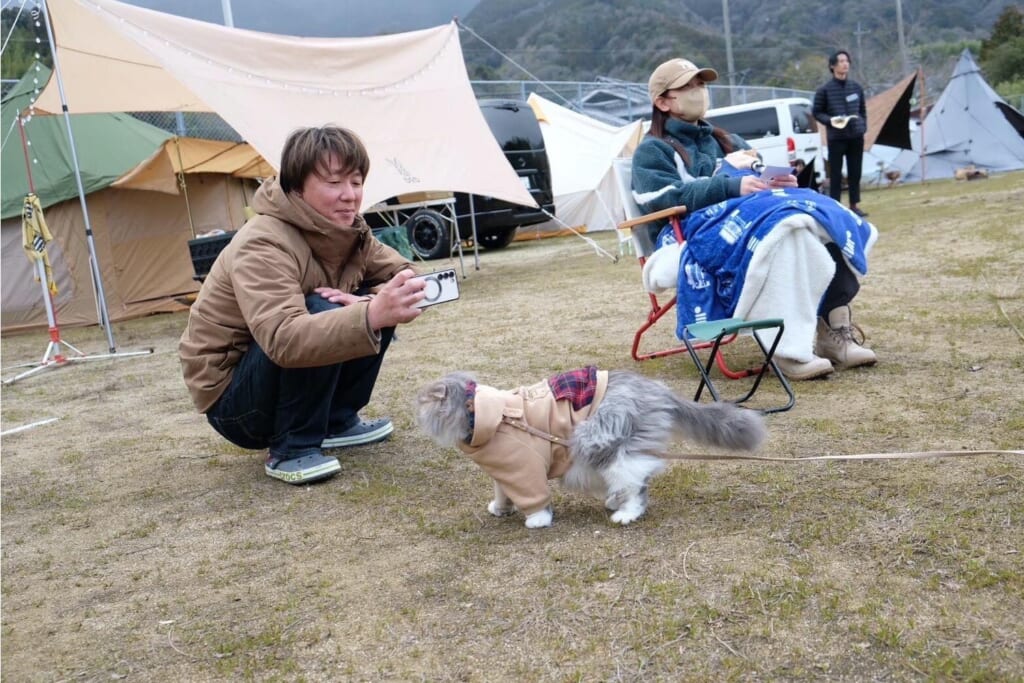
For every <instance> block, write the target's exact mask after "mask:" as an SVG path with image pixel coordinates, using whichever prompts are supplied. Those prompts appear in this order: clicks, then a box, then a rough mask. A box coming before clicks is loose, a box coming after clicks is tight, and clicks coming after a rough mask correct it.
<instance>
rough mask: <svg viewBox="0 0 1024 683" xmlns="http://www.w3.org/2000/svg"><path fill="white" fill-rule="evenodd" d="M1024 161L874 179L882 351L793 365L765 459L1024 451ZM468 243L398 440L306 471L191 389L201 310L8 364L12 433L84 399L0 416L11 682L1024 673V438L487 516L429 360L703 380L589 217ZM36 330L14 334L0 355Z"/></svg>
mask: <svg viewBox="0 0 1024 683" xmlns="http://www.w3.org/2000/svg"><path fill="white" fill-rule="evenodd" d="M1022 180H1024V178H1022V176H1021V174H1019V173H1018V174H1013V175H1006V176H1001V177H996V178H991V179H989V180H986V181H978V182H972V183H954V182H942V183H931V184H928V185H925V186H906V187H898V188H895V189H892V190H875V191H870V192H868V193H867V196H866V197H865V200H866V201H865V206H866V207H867V208H868V209H869V210H870V211H871V218H872V220H874V221H875V222H876V224H877V225H878V226H879V228H880V230H881V239H880V241H879V243H878V245H877V247H876V249H875V252H874V254H873V255H872V263H871V266H872V272H871V274H870V277H869V279H868V280H867V281H866V283H865V286H864V289H863V291H862V293H861V295H860V297H859V298H858V300H857V305H856V308H855V321H856V322H858V323H859V324H861V325H862V326H863V327H864V328H865V330H866V331H867V333H868V335H869V343H870V345H871V346H873V347H874V348H875V349H876V350H877V352H878V354H879V357H880V363H879V365H878V366H877V367H875V368H872V369H860V370H854V371H848V372H842V373H837V374H836V375H834V376H832V377H831V378H829V379H827V380H825V381H819V382H811V383H801V384H798V385H797V386H796V391H797V405H796V407H795V408H794V409H793V410H792V411H790V412H788V413H784V414H779V415H773V416H771V417H770V418H769V429H770V437H769V441H768V444H767V446H766V448H765V453H766V454H771V455H779V456H810V455H817V454H825V453H865V452H899V451H916V450H931V449H944V450H945V449H969V450H974V449H1020V448H1022V447H1024V381H1022V375H1024V338H1022V336H1021V334H1020V330H1022V329H1024V279H1022V275H1021V273H1022V272H1024V222H1022V221H1021V219H1020V218H1019V216H1020V213H1019V207H1020V206H1021V205H1024V183H1022ZM595 239H596V240H597V241H598V242H599V243H600V244H601V245H603V246H604V247H605V248H607V249H609V250H614V249H615V248H616V242H615V239H614V236H612V235H609V234H599V235H596V236H595ZM434 265H437V266H438V267H440V266H442V265H447V264H444V263H437V264H434ZM455 265H456V267H458V263H457V262H455ZM467 267H468V268H469V273H468V277H467V278H466V279H465V280H464V281H463V282H462V289H463V298H462V300H461V301H460V302H459V303H458V304H455V305H448V306H441V307H438V308H436V309H432V310H430V311H429V312H428V313H427V314H426V315H424V316H423V317H422V318H421V319H420V320H419V321H417V322H416V323H415V324H413V325H410V326H408V327H405V328H402V329H401V330H400V332H399V335H398V340H397V341H396V343H395V344H394V345H393V347H392V349H391V351H389V354H388V360H387V362H386V363H385V368H384V370H383V372H382V376H381V378H380V382H379V385H378V389H377V392H376V395H375V400H374V403H373V404H372V405H371V406H370V407H369V408H368V409H367V415H370V416H377V415H390V416H392V417H393V419H394V420H395V423H396V428H397V429H396V434H395V436H394V437H393V438H392V439H391V440H390V441H388V442H386V443H384V444H380V445H377V446H373V447H362V448H356V449H352V450H350V451H344V452H341V460H342V472H341V474H340V475H339V476H337V477H335V478H333V479H332V480H329V481H328V482H325V483H322V484H318V485H314V486H311V487H290V486H287V485H285V484H282V483H281V482H277V481H273V480H271V479H269V478H267V477H266V476H264V474H263V472H262V457H263V456H262V454H261V453H258V452H250V451H244V450H241V449H238V448H235V447H234V446H231V445H230V444H227V443H226V442H224V441H223V440H221V439H220V438H219V437H217V436H216V435H215V434H214V433H213V431H212V430H211V429H210V428H209V427H208V426H207V424H206V423H205V420H204V419H203V418H202V416H199V415H196V414H195V413H194V412H193V410H192V407H191V405H190V403H189V400H188V397H187V395H186V392H185V389H184V386H183V384H182V382H181V379H180V375H179V370H178V363H177V356H176V342H177V338H178V336H179V334H180V331H181V329H182V326H183V325H184V322H185V316H183V315H173V316H157V317H152V318H147V319H142V320H137V321H133V322H130V323H126V324H121V325H117V326H116V329H115V330H114V333H115V338H116V339H117V340H118V342H119V344H120V346H121V348H122V349H123V350H131V349H133V348H139V347H148V346H153V347H154V348H155V349H156V352H155V353H154V354H153V355H152V356H146V357H141V358H125V359H122V360H116V361H109V362H97V363H83V364H76V365H72V366H70V367H67V368H62V369H57V370H52V371H47V372H44V373H41V374H39V375H37V376H35V377H33V378H30V379H28V380H26V381H23V382H19V383H17V384H15V385H13V386H8V387H4V388H3V396H2V399H3V414H2V428H3V430H8V429H11V428H13V427H17V426H20V425H22V424H26V423H28V422H32V421H34V420H39V419H42V418H46V417H58V418H60V419H59V421H58V422H56V423H53V424H50V425H45V426H41V427H38V428H36V429H33V430H30V431H25V432H20V433H17V434H11V435H9V436H6V437H4V438H3V442H2V449H3V461H2V465H3V472H2V501H0V512H2V570H3V571H2V580H0V598H2V633H0V637H2V666H3V672H4V680H11V681H22V680H31V681H58V680H76V681H101V680H102V681H108V680H118V679H123V678H127V679H129V680H139V681H167V680H225V681H227V680H259V681H273V680H289V681H290V680H295V681H336V680H396V681H397V680H401V681H406V680H410V681H411V680H431V681H481V682H483V681H487V682H490V681H523V680H538V681H540V680H543V681H605V680H607V681H640V680H644V681H647V680H657V681H687V680H692V681H704V680H815V681H817V680H843V681H847V680H849V681H854V680H856V681H859V680H880V679H884V680H915V681H916V680H976V681H1005V680H1022V679H1024V626H1022V624H1024V622H1022V620H1021V618H1020V614H1022V613H1024V566H1022V565H1024V559H1022V551H1024V547H1022V545H1024V543H1022V540H1024V532H1022V529H1024V495H1022V483H1024V463H1022V462H1021V460H1020V459H1019V458H1018V459H1014V458H1010V457H1005V458H1000V457H993V456H985V457H978V458H973V459H957V460H925V461H887V462H842V463H827V464H826V463H806V464H799V465H781V464H775V465H772V464H762V463H749V462H743V463H676V464H674V465H672V466H671V467H670V469H669V471H668V472H667V473H666V474H665V475H664V476H662V477H661V478H659V479H658V480H656V481H655V483H654V484H653V486H652V507H651V510H650V511H649V513H648V515H647V516H646V517H645V518H643V519H642V520H640V521H639V522H638V523H636V524H635V525H632V526H630V527H627V528H619V527H616V526H614V525H612V524H611V523H610V522H609V521H608V517H607V513H606V512H605V511H604V510H603V509H602V507H601V505H600V503H599V502H598V501H591V500H587V499H583V498H580V497H577V496H572V495H567V494H564V493H557V494H556V497H555V506H556V507H555V526H554V527H553V528H552V529H549V530H544V531H533V532H531V531H528V530H527V529H525V528H524V527H523V526H522V520H521V519H520V518H518V517H514V518H511V519H496V518H493V517H490V516H489V515H488V514H487V513H486V511H485V509H484V506H485V505H486V503H487V501H488V499H489V496H490V485H489V482H488V480H487V478H486V477H485V476H484V475H483V473H482V472H480V470H478V469H477V468H476V467H475V466H474V465H473V464H472V463H471V462H470V461H469V460H468V459H466V458H464V457H462V456H460V455H459V454H457V453H455V452H445V451H441V450H439V449H437V448H436V447H435V446H433V445H432V444H431V443H430V442H429V441H428V440H427V439H426V438H425V437H424V436H422V435H421V434H419V433H418V432H417V431H415V429H414V427H413V424H412V416H411V412H410V400H411V396H412V394H413V392H414V390H415V389H416V388H417V387H419V386H420V385H421V384H423V383H424V382H426V381H428V380H430V379H433V378H435V377H437V376H438V375H440V374H442V373H444V372H447V371H450V370H455V369H470V370H473V371H475V372H477V373H478V375H479V376H480V377H481V379H482V380H484V381H486V382H488V383H491V384H495V385H498V386H515V385H519V384H522V383H526V382H533V381H536V380H538V379H540V378H542V377H546V376H548V375H549V374H551V373H553V372H556V371H560V370H565V369H570V368H574V367H578V366H580V365H583V364H587V363H596V364H598V365H600V366H603V367H606V368H634V369H636V370H638V371H639V372H642V373H643V374H645V375H647V376H650V377H656V378H659V379H662V380H664V381H666V382H667V383H669V384H670V385H671V386H673V387H675V388H676V389H677V390H679V391H680V392H681V393H683V394H685V395H689V394H690V393H691V392H692V391H693V390H694V388H695V386H696V378H697V374H696V372H695V371H694V370H693V368H692V367H690V364H689V361H688V360H687V359H686V358H685V357H684V356H673V357H669V358H663V359H659V360H656V361H650V362H647V363H643V364H634V363H633V362H632V361H631V360H630V359H629V344H630V342H631V339H632V332H633V330H634V329H635V328H636V326H637V325H638V324H639V323H640V321H641V319H642V315H643V312H642V311H643V306H644V301H645V300H644V295H643V294H642V293H641V291H640V286H639V277H638V275H639V273H638V269H637V267H636V265H635V263H634V262H633V261H632V259H630V258H627V259H625V260H623V261H622V262H620V263H611V262H610V261H608V260H607V259H603V258H600V257H598V256H596V255H595V254H594V252H593V250H591V249H590V247H588V246H587V245H586V244H585V243H584V242H582V241H580V240H578V239H575V238H568V239H552V240H544V241H540V242H528V243H514V244H513V245H511V246H510V247H509V248H508V249H506V250H502V251H499V252H484V253H483V254H482V257H481V269H480V270H478V271H476V270H473V269H472V260H471V259H468V260H467ZM666 322H667V323H668V324H667V325H665V326H664V327H665V328H666V329H665V330H664V331H663V332H662V333H661V334H662V339H661V341H662V342H663V343H665V344H668V343H672V342H673V338H672V334H671V328H672V327H673V326H674V321H672V320H669V321H666ZM65 336H66V337H67V338H68V340H69V341H70V342H71V343H73V344H75V345H76V346H78V347H79V348H82V349H84V350H97V351H99V350H102V349H103V348H104V340H103V335H102V334H101V333H100V332H99V331H97V330H95V329H78V330H65ZM45 342H46V335H45V333H42V332H40V333H35V334H29V335H23V336H18V337H10V338H5V339H3V347H2V351H3V358H4V364H5V365H10V364H12V363H15V362H18V361H23V360H30V359H32V358H34V357H38V356H39V355H40V354H41V353H42V351H43V350H44V348H45ZM741 355H742V354H741ZM750 357H751V358H753V356H752V355H751V356H750ZM678 449H679V450H680V451H682V450H686V449H692V446H689V445H687V444H685V443H681V444H678Z"/></svg>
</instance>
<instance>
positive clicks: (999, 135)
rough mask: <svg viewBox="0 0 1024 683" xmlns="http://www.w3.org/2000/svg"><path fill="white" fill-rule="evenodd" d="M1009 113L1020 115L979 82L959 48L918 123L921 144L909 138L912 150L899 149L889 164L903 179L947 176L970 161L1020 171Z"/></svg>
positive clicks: (1023, 158)
mask: <svg viewBox="0 0 1024 683" xmlns="http://www.w3.org/2000/svg"><path fill="white" fill-rule="evenodd" d="M1014 116H1016V117H1019V116H1020V113H1019V112H1017V111H1016V110H1014V109H1013V108H1012V107H1010V106H1009V105H1008V104H1006V102H1004V101H1003V99H1002V98H1001V97H999V95H998V94H996V92H995V91H994V90H993V89H992V88H991V87H990V86H989V84H988V83H986V82H985V79H984V77H983V76H982V75H981V70H980V69H979V68H978V65H977V64H976V63H975V61H974V58H973V57H972V56H971V52H970V50H966V49H965V50H964V51H963V52H962V53H961V54H960V59H959V60H958V61H957V64H956V68H955V69H954V70H953V78H952V79H951V80H950V81H949V83H948V84H947V85H946V89H945V90H943V91H942V95H940V96H939V99H938V101H937V102H936V103H935V106H934V107H932V110H931V111H930V112H929V113H928V116H926V117H925V120H924V123H923V124H922V125H923V128H924V132H923V137H924V148H923V149H921V148H920V144H919V142H918V140H916V139H914V140H913V142H914V145H915V148H914V150H913V151H910V150H907V151H904V152H902V153H900V155H899V156H898V157H896V159H895V160H893V162H892V165H893V166H894V167H895V168H898V169H899V170H900V172H901V173H902V175H903V179H904V180H908V181H915V180H926V179H934V178H952V177H953V176H954V174H955V173H956V170H957V169H958V168H965V167H968V166H972V165H973V166H974V167H975V168H976V169H980V170H985V171H990V172H1001V171H1016V170H1019V169H1024V137H1022V135H1021V133H1020V132H1019V131H1018V130H1017V129H1016V128H1015V127H1014V125H1013V123H1011V121H1012V120H1013V117H1014ZM915 137H916V136H915ZM922 168H923V174H922ZM923 175H924V177H923Z"/></svg>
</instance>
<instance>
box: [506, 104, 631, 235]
mask: <svg viewBox="0 0 1024 683" xmlns="http://www.w3.org/2000/svg"><path fill="white" fill-rule="evenodd" d="M527 102H528V103H529V104H530V106H531V107H532V108H533V112H534V114H535V115H536V117H537V121H538V122H539V123H540V129H541V133H542V134H543V135H544V147H545V149H546V150H547V155H548V161H549V163H550V165H551V189H552V193H553V194H554V196H555V215H556V216H558V218H559V220H560V221H561V222H562V223H564V224H565V225H568V226H570V227H572V228H574V229H576V230H578V231H580V232H596V231H599V230H611V229H613V228H614V227H615V220H616V218H615V217H616V216H621V215H622V202H621V200H620V199H619V193H618V190H617V189H616V186H615V178H614V176H613V174H612V161H613V160H614V159H616V158H617V157H621V156H629V155H630V154H632V152H633V149H634V148H635V147H636V145H637V143H638V142H639V140H640V136H641V134H642V133H641V130H640V129H641V122H640V121H634V122H633V123H630V124H627V125H625V126H620V127H617V126H611V125H609V124H606V123H603V122H601V121H598V120H597V119H594V118H591V117H589V116H586V115H585V114H580V113H578V112H575V111H573V110H571V109H569V108H567V107H563V106H561V105H559V104H555V103H554V102H552V101H550V100H547V99H545V98H543V97H541V96H540V95H538V94H537V93H531V94H530V96H529V98H527ZM559 227H560V224H559V223H557V222H555V221H548V222H547V223H541V224H539V225H537V226H531V227H530V228H528V229H526V230H522V229H520V231H519V232H520V235H521V237H520V238H521V239H522V238H528V237H532V236H536V235H537V234H538V233H545V232H551V231H555V232H557V231H558V229H559Z"/></svg>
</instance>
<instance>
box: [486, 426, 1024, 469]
mask: <svg viewBox="0 0 1024 683" xmlns="http://www.w3.org/2000/svg"><path fill="white" fill-rule="evenodd" d="M501 421H502V422H504V423H505V424H507V425H509V426H510V427H515V428H516V429H521V430H523V431H524V432H527V433H529V434H532V435H533V436H537V437H540V438H541V439H544V440H546V441H550V442H551V443H554V444H558V445H561V446H564V445H565V443H566V442H565V439H560V438H559V437H557V436H554V435H552V434H548V433H547V432H545V431H542V430H540V429H537V428H536V427H532V426H530V425H529V424H527V423H526V422H525V421H523V420H517V419H513V418H510V417H507V416H503V417H502V418H501ZM970 455H1021V456H1024V451H915V452H909V453H859V454H855V455H811V456H807V457H804V458H780V457H773V456H770V455H743V454H737V455H724V454H722V455H717V454H709V453H692V454H691V453H687V454H678V453H662V454H661V457H662V458H665V459H666V460H760V461H762V462H812V461H816V460H919V459H923V458H960V457H964V456H970Z"/></svg>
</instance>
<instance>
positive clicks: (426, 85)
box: [36, 0, 536, 206]
mask: <svg viewBox="0 0 1024 683" xmlns="http://www.w3.org/2000/svg"><path fill="white" fill-rule="evenodd" d="M47 6H48V7H49V8H50V13H51V17H52V22H53V28H54V35H55V40H56V43H57V55H58V61H59V65H60V70H61V75H62V80H63V84H64V91H65V95H66V101H67V105H68V109H69V110H70V111H71V113H73V114H83V113H91V112H110V111H214V112H216V113H218V114H219V115H220V116H221V117H222V118H224V119H225V120H226V121H227V122H228V123H229V124H231V126H233V127H234V128H235V130H237V131H238V133H239V134H240V135H241V136H242V137H243V138H244V139H245V140H246V141H247V142H249V144H251V145H252V146H253V148H255V149H256V150H257V151H258V152H259V153H260V154H261V155H262V156H263V157H264V158H265V159H267V160H268V161H270V162H271V163H272V164H275V165H276V164H277V163H278V162H279V160H280V156H281V147H282V146H283V144H284V141H285V138H286V137H287V135H288V133H289V132H290V131H291V130H293V129H294V128H296V127H298V126H305V125H323V124H325V123H329V122H333V123H337V124H340V125H343V126H346V127H349V128H351V129H352V130H354V131H355V132H356V133H358V134H359V135H360V136H361V137H362V138H363V140H364V142H365V143H366V145H367V147H368V148H369V151H370V159H371V166H370V175H369V177H368V178H367V182H366V187H365V197H364V205H365V206H370V205H372V204H374V203H376V202H378V201H382V200H384V199H386V198H388V197H392V196H395V195H399V194H406V193H410V192H420V191H457V192H469V193H474V194H480V195H487V196H492V197H497V198H499V199H504V200H507V201H511V202H515V203H519V204H525V205H528V206H536V204H535V203H534V201H533V198H532V197H531V196H530V194H529V192H528V191H527V190H526V188H525V187H523V184H522V181H521V180H520V179H519V176H518V175H517V174H516V172H515V171H514V170H513V169H512V167H511V165H510V164H509V163H508V161H507V160H506V158H505V155H504V154H503V153H502V151H501V149H500V147H499V146H498V143H497V141H495V139H494V136H493V135H492V134H491V131H490V129H489V128H488V126H487V123H486V121H485V120H484V118H483V114H481V112H480V109H479V107H478V106H477V103H476V98H475V96H474V95H473V90H472V88H471V86H470V83H469V78H468V76H467V74H466V67H465V64H464V62H463V58H462V48H461V46H460V43H459V35H458V27H457V26H456V25H455V23H454V22H453V23H451V24H448V25H445V26H440V27H437V28H432V29H426V30H422V31H413V32H410V33H400V34H394V35H387V36H376V37H371V38H295V37H290V36H281V35H275V34H269V33H260V32H256V31H246V30H242V29H236V28H228V27H225V26H219V25H216V24H210V23H206V22H201V21H194V20H191V19H184V18H181V17H176V16H172V15H168V14H163V13H160V12H154V11H152V10H147V9H143V8H139V7H133V6H130V5H126V4H123V3H120V2H115V1H114V0H50V1H49V2H48V3H47ZM36 106H37V107H38V108H39V109H42V110H44V111H49V112H60V111H61V101H60V96H59V92H58V88H57V83H56V78H51V79H50V82H49V83H48V84H47V87H46V89H45V90H44V91H43V93H42V94H41V95H40V97H39V100H38V102H37V103H36Z"/></svg>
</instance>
